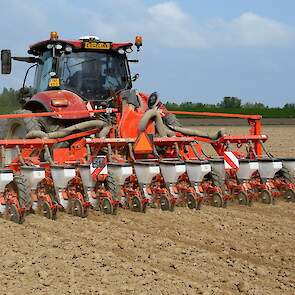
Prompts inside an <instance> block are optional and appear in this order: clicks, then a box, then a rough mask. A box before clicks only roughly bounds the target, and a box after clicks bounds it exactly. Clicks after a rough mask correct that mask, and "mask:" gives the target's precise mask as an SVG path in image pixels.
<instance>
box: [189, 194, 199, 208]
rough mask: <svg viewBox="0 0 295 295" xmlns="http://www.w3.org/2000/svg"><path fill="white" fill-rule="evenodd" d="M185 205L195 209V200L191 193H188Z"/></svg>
mask: <svg viewBox="0 0 295 295" xmlns="http://www.w3.org/2000/svg"><path fill="white" fill-rule="evenodd" d="M187 206H188V207H189V208H190V209H195V208H196V207H197V201H196V199H195V198H194V196H193V195H192V194H188V196H187Z"/></svg>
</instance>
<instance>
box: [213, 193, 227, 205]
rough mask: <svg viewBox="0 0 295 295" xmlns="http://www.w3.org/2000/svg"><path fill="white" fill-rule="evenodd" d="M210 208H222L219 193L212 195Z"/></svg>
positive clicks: (221, 199)
mask: <svg viewBox="0 0 295 295" xmlns="http://www.w3.org/2000/svg"><path fill="white" fill-rule="evenodd" d="M212 206H214V207H218V208H222V207H224V201H223V198H222V196H221V194H220V193H214V194H213V195H212Z"/></svg>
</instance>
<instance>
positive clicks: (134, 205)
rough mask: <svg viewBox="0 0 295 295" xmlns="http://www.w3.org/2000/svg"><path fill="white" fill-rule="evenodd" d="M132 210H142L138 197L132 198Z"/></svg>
mask: <svg viewBox="0 0 295 295" xmlns="http://www.w3.org/2000/svg"><path fill="white" fill-rule="evenodd" d="M131 206H132V211H135V212H142V209H143V206H142V203H141V200H140V198H139V197H137V196H135V197H133V198H132V204H131Z"/></svg>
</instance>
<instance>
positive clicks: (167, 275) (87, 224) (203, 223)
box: [0, 126, 295, 295]
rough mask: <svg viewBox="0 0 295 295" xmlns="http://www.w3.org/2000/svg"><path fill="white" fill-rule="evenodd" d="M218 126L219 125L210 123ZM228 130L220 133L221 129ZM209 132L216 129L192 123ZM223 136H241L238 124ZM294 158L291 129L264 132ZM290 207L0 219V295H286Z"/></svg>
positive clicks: (289, 287) (291, 284) (294, 281)
mask: <svg viewBox="0 0 295 295" xmlns="http://www.w3.org/2000/svg"><path fill="white" fill-rule="evenodd" d="M218 128H219V127H218ZM226 128H227V127H226ZM201 129H203V130H204V129H206V130H208V131H214V130H215V129H216V127H205V126H203V127H201ZM230 129H231V130H229V129H228V128H227V132H230V133H233V134H234V133H237V134H239V133H241V132H246V130H247V128H246V127H245V126H238V127H234V128H230ZM264 133H266V134H268V135H269V136H270V140H269V143H268V146H269V148H270V150H271V152H273V153H274V154H276V155H282V156H295V147H294V146H295V139H294V135H295V126H266V127H265V128H264ZM294 223H295V204H294V203H293V204H292V203H286V202H284V201H279V202H278V203H277V204H276V205H271V206H269V205H264V204H261V203H255V204H254V205H253V206H252V207H241V206H238V205H237V204H230V205H229V206H228V208H227V209H219V208H214V207H210V206H203V208H202V210H200V211H191V210H189V209H187V208H176V210H175V212H161V211H160V210H157V209H150V210H148V212H147V213H146V214H139V213H134V212H130V211H127V210H126V211H123V210H120V211H119V213H118V215H117V216H106V215H103V214H102V213H98V212H95V211H92V212H91V214H90V216H89V218H87V219H80V218H75V217H73V216H70V215H67V214H65V213H60V214H59V216H58V220H57V221H50V220H47V219H45V218H42V217H40V216H37V215H30V216H28V217H27V218H26V221H25V224H23V225H16V224H13V223H11V222H8V221H5V220H4V219H0V226H1V231H0V244H1V247H0V253H1V259H0V281H1V287H0V288H1V291H0V294H3V295H4V294H7V295H8V294H9V295H10V294H37V295H38V294H46V295H50V294H142V295H143V294H156V295H157V294H159V295H160V294H167V295H168V294H249V295H252V294H253V295H254V294H257V295H258V294H259V295H260V294H272V295H273V294H290V295H291V294H295V271H294V269H295V243H294V240H295V227H294Z"/></svg>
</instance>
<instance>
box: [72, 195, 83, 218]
mask: <svg viewBox="0 0 295 295" xmlns="http://www.w3.org/2000/svg"><path fill="white" fill-rule="evenodd" d="M72 214H73V215H74V216H79V217H83V216H84V208H83V205H82V202H81V200H79V199H75V200H74V202H73V207H72Z"/></svg>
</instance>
